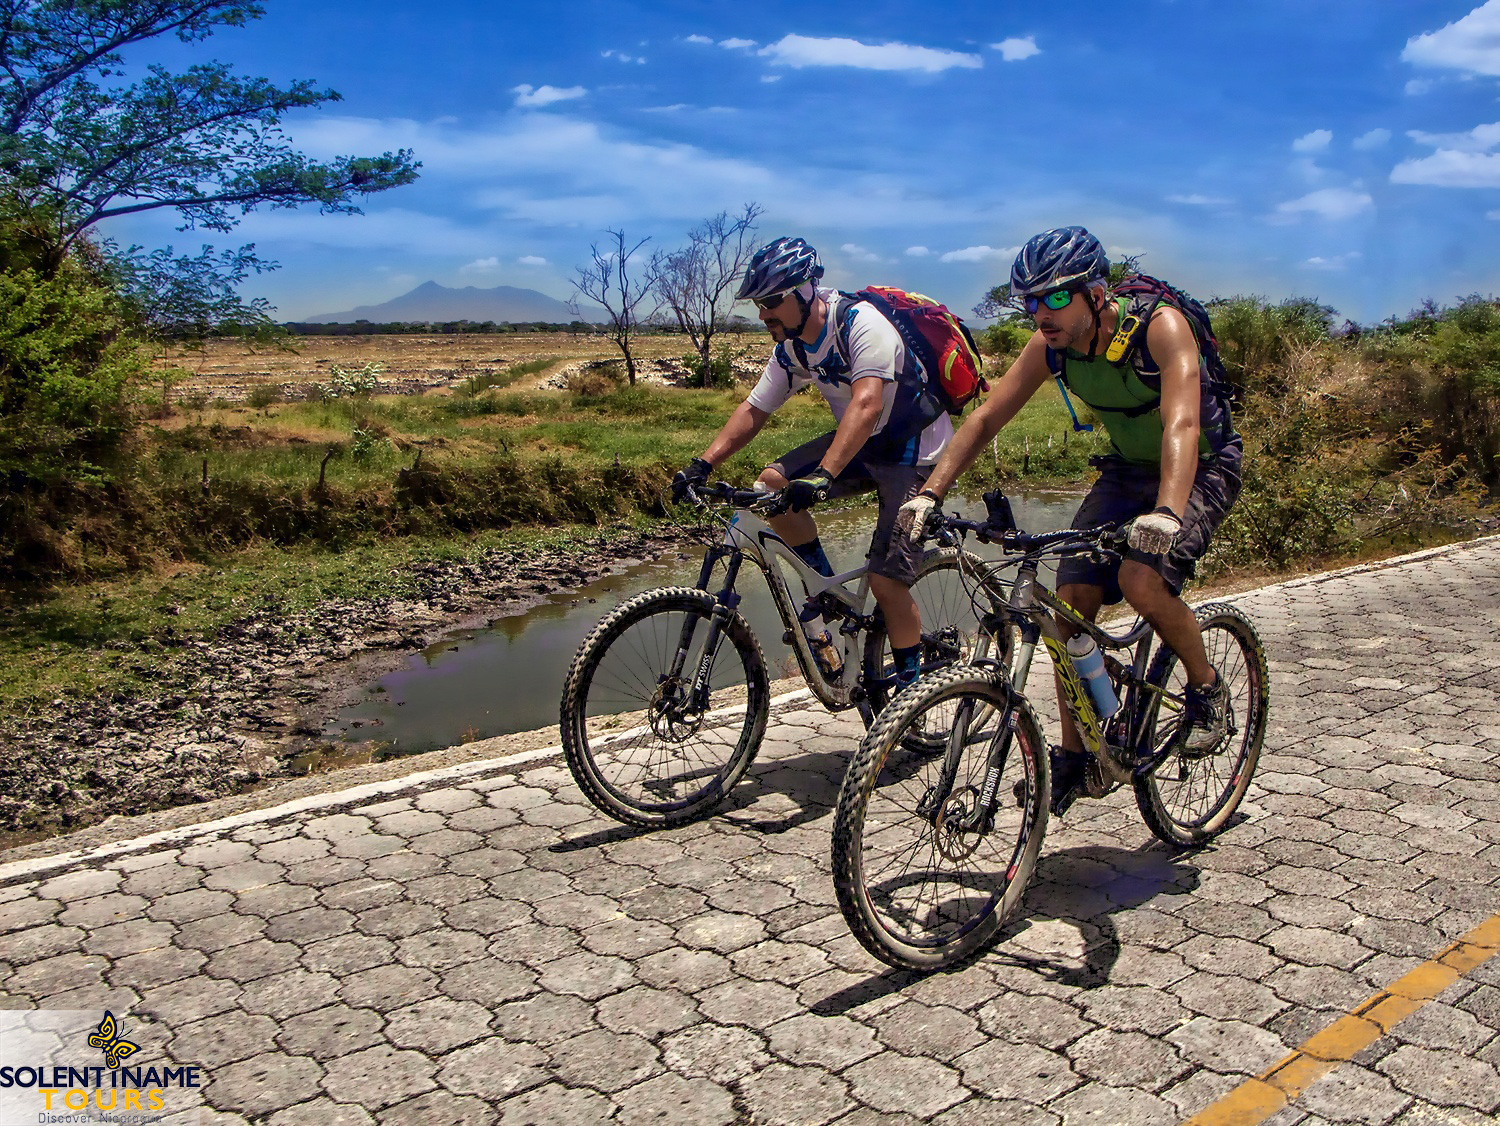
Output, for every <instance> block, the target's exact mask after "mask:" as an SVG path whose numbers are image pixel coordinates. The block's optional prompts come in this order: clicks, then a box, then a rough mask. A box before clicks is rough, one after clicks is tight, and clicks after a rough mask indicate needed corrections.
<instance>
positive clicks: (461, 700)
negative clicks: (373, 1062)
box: [296, 493, 1080, 771]
mask: <svg viewBox="0 0 1500 1126" xmlns="http://www.w3.org/2000/svg"><path fill="white" fill-rule="evenodd" d="M1079 499H1080V498H1079V496H1078V495H1077V494H1074V493H1031V494H1024V495H1021V494H1017V495H1015V496H1012V497H1011V501H1012V504H1013V505H1014V506H1015V512H1016V520H1017V522H1018V523H1019V524H1020V525H1021V527H1023V528H1026V529H1028V530H1036V531H1043V530H1047V529H1051V528H1061V527H1066V526H1067V524H1068V522H1069V521H1070V520H1072V518H1073V513H1074V511H1075V510H1076V509H1077V507H1078V502H1079ZM949 508H950V509H953V510H956V511H959V512H965V513H971V514H972V513H977V512H979V511H981V510H982V504H981V503H980V502H978V501H972V502H971V501H968V500H966V499H964V498H959V500H958V502H957V503H956V504H950V505H949ZM873 515H874V510H873V508H872V507H863V508H854V509H848V510H845V511H843V512H836V513H831V514H825V515H820V516H819V518H818V527H819V533H820V536H821V538H822V540H823V544H824V547H825V548H826V549H827V552H828V556H829V559H830V560H831V561H832V563H833V566H834V569H835V571H843V570H848V569H850V568H852V567H855V566H857V565H858V564H859V562H860V560H861V559H862V558H863V557H864V552H865V549H866V548H867V547H868V545H869V535H870V527H871V523H872V520H873ZM701 563H702V551H701V550H695V549H694V548H693V547H692V546H691V545H686V546H684V547H683V548H681V549H679V550H677V551H674V552H673V553H672V555H671V557H670V558H667V559H661V560H656V561H653V562H649V563H643V564H639V565H637V566H635V567H632V568H630V569H629V570H627V571H624V572H621V573H619V574H616V575H611V576H609V577H607V578H604V579H600V580H598V581H597V582H593V583H590V584H588V585H587V586H583V587H579V588H576V589H572V590H567V591H559V592H558V593H557V594H556V595H553V596H552V597H550V598H549V599H548V600H547V601H546V602H545V603H542V604H541V605H538V606H535V607H533V608H532V609H530V610H528V611H526V612H524V613H520V614H515V615H512V616H509V617H505V618H499V619H496V620H495V621H494V622H492V623H491V625H490V627H489V628H488V629H478V630H475V629H468V630H462V631H458V632H455V633H453V634H450V635H448V636H446V637H444V638H442V639H441V640H439V641H437V642H436V643H434V644H433V645H431V646H429V647H427V648H426V649H423V650H422V651H420V652H419V653H416V654H413V655H412V657H411V658H410V659H409V660H408V662H407V663H406V665H405V667H403V668H401V669H398V670H397V671H395V672H392V673H389V674H387V675H386V676H383V677H381V678H380V679H379V680H378V681H376V682H375V683H373V684H371V685H370V686H369V687H368V688H367V689H366V691H365V693H364V697H363V698H362V699H361V700H360V701H359V702H358V703H356V704H353V705H351V706H349V707H346V708H344V709H343V710H342V711H340V712H339V713H338V715H337V716H335V717H334V719H333V721H332V722H330V723H329V724H328V725H326V727H325V728H324V731H323V736H324V738H325V740H327V742H328V744H329V746H328V747H327V749H325V750H324V751H321V752H314V753H310V754H308V755H304V756H301V757H300V758H299V759H298V760H297V761H296V765H297V766H298V767H299V768H301V769H304V770H309V771H312V770H325V769H329V768H331V767H334V766H349V765H353V764H356V763H361V762H370V761H379V760H381V759H385V758H392V757H396V756H400V755H407V754H416V753H420V752H423V751H430V750H436V749H439V748H442V747H450V746H453V745H455V744H458V743H465V742H473V741H474V740H477V739H488V738H491V737H493V736H496V735H508V734H511V733H512V732H516V731H531V730H535V729H537V728H541V727H549V726H556V724H557V722H558V705H559V699H560V695H561V692H562V682H563V678H564V676H565V675H566V674H567V670H568V668H569V666H570V665H571V663H572V660H573V655H574V654H575V653H576V652H577V651H578V647H579V645H580V644H581V643H582V642H583V639H584V638H585V637H586V636H587V635H588V633H589V631H590V630H591V629H593V628H594V626H595V624H596V623H597V622H598V621H599V619H600V618H602V617H603V616H604V615H605V614H607V613H608V612H609V611H610V610H612V609H613V608H614V607H615V606H617V605H619V604H620V603H621V602H623V601H625V600H626V599H628V598H631V597H633V596H634V595H636V594H639V593H640V592H642V591H645V590H650V589H652V588H654V587H659V586H692V585H694V584H695V583H696V581H697V578H698V570H699V567H700V565H701ZM738 589H739V590H740V593H741V594H742V595H743V596H744V602H743V603H742V605H741V610H742V612H743V613H744V614H745V617H746V618H747V619H748V620H749V622H750V625H751V628H752V629H754V631H755V634H756V636H757V637H758V638H759V639H760V644H761V650H762V651H763V652H764V653H765V657H766V663H767V665H768V667H769V668H770V670H771V672H772V675H773V678H774V677H775V676H776V675H778V670H781V669H783V668H790V667H792V666H791V664H790V662H791V649H790V647H788V646H787V645H785V644H783V642H782V640H781V634H782V628H783V627H782V624H781V619H780V618H779V617H778V616H777V613H776V608H775V606H774V605H773V604H772V601H771V596H770V593H769V592H768V590H767V588H766V583H765V580H764V578H762V577H761V575H760V574H759V572H758V571H755V570H754V569H753V568H749V567H747V568H746V569H745V571H743V572H742V574H741V580H740V582H739V586H738Z"/></svg>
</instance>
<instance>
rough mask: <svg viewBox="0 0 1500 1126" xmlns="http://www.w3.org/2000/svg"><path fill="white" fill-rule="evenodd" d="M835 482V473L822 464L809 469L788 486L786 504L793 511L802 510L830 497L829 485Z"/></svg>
mask: <svg viewBox="0 0 1500 1126" xmlns="http://www.w3.org/2000/svg"><path fill="white" fill-rule="evenodd" d="M832 484H833V474H832V473H829V472H828V470H826V469H824V468H823V467H822V466H821V465H820V466H818V467H817V468H815V469H809V470H808V471H807V472H806V473H804V474H803V475H802V476H801V477H798V478H797V479H796V480H795V481H793V482H792V483H791V484H790V485H788V486H787V487H786V506H787V507H788V508H789V509H791V510H792V511H793V512H802V511H805V510H806V509H809V508H811V507H812V506H813V505H815V504H817V503H818V501H820V500H827V499H828V487H829V486H830V485H832Z"/></svg>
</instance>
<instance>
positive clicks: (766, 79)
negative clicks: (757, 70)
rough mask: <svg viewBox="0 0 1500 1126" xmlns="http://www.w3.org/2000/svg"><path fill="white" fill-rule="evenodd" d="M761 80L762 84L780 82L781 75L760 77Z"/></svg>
mask: <svg viewBox="0 0 1500 1126" xmlns="http://www.w3.org/2000/svg"><path fill="white" fill-rule="evenodd" d="M760 80H761V81H762V82H780V81H781V75H779V74H763V75H761V76H760Z"/></svg>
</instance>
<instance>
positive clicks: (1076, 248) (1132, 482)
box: [897, 227, 1242, 813]
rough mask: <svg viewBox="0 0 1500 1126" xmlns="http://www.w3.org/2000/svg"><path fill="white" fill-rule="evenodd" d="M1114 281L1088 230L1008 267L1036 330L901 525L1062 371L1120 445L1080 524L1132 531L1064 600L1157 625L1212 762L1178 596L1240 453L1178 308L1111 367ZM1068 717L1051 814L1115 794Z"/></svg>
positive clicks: (1061, 236) (1188, 626) (1139, 335)
mask: <svg viewBox="0 0 1500 1126" xmlns="http://www.w3.org/2000/svg"><path fill="white" fill-rule="evenodd" d="M1108 278H1109V258H1108V256H1107V255H1106V254H1105V252H1104V248H1103V247H1102V246H1101V245H1100V244H1099V241H1098V240H1097V239H1095V238H1094V236H1093V235H1091V234H1089V232H1088V231H1086V230H1084V229H1083V228H1082V227H1060V228H1057V229H1055V230H1051V231H1045V232H1043V233H1042V234H1039V235H1037V236H1036V237H1035V238H1033V239H1031V240H1030V241H1029V242H1028V243H1027V244H1026V245H1025V246H1024V247H1023V248H1022V250H1021V253H1020V254H1019V255H1018V256H1017V258H1016V261H1015V265H1014V266H1013V267H1012V269H1011V280H1010V287H1011V297H1012V299H1013V300H1016V301H1017V302H1018V303H1019V304H1021V306H1022V307H1023V308H1024V309H1025V311H1026V312H1027V313H1029V314H1031V316H1032V317H1034V318H1035V322H1036V329H1037V331H1036V332H1035V333H1034V334H1033V335H1032V337H1031V339H1030V340H1028V341H1027V342H1026V346H1025V347H1024V348H1022V350H1021V354H1020V356H1019V357H1018V358H1017V359H1016V361H1015V363H1013V364H1012V365H1011V366H1010V368H1009V370H1007V371H1006V373H1005V374H1004V375H1003V376H1002V377H1001V378H1000V379H999V380H998V381H997V382H996V384H995V386H994V389H993V390H992V391H991V392H990V394H989V396H988V397H987V398H986V399H985V401H984V402H983V403H982V404H981V405H980V406H979V408H978V409H977V410H976V411H975V412H974V413H973V414H972V415H970V416H969V418H968V420H967V421H966V422H965V423H964V425H963V426H962V428H961V429H960V430H959V432H958V434H957V435H955V436H954V439H953V441H952V442H951V443H950V444H949V446H948V449H947V451H946V452H945V453H944V454H943V457H942V459H941V460H940V461H939V462H938V464H937V466H936V467H935V468H934V469H933V472H932V476H931V477H930V478H928V480H927V484H926V487H925V488H924V489H923V490H922V492H921V493H919V494H918V495H917V496H916V497H915V498H914V499H913V500H911V501H908V502H907V504H906V505H904V506H903V508H902V510H901V513H900V517H899V520H898V525H897V527H898V530H900V531H903V532H905V533H906V534H909V533H910V531H911V529H914V528H921V527H922V526H923V524H924V523H925V521H926V518H927V515H928V513H929V512H931V510H932V508H933V507H934V506H935V505H937V504H939V503H941V501H942V498H943V497H944V496H945V495H946V494H947V492H948V490H949V489H950V488H951V487H952V485H953V482H954V479H955V478H957V477H958V475H959V474H960V473H962V472H963V471H964V470H965V469H967V468H968V467H969V466H970V465H971V464H972V463H973V461H974V459H975V458H976V457H977V456H978V454H979V452H980V451H981V450H982V449H984V447H985V446H986V445H988V444H989V442H990V440H991V439H992V438H993V437H994V436H995V435H996V434H997V433H999V431H1000V429H1001V428H1002V427H1003V426H1004V425H1005V424H1006V423H1008V422H1009V421H1010V420H1011V419H1012V418H1014V417H1015V415H1016V413H1017V412H1018V411H1019V410H1020V409H1021V408H1022V407H1023V406H1024V405H1025V404H1026V402H1027V401H1028V400H1029V399H1030V398H1031V397H1032V396H1033V395H1034V394H1036V392H1037V391H1038V390H1039V389H1040V388H1041V387H1042V385H1043V384H1045V383H1047V382H1048V381H1049V380H1051V379H1052V378H1053V376H1054V374H1056V375H1057V376H1058V377H1059V378H1060V379H1061V380H1062V381H1063V382H1065V383H1066V384H1067V387H1068V389H1069V391H1070V392H1071V393H1073V394H1074V395H1076V396H1077V397H1078V398H1079V399H1082V400H1083V401H1084V402H1086V403H1087V404H1088V405H1089V406H1090V407H1092V408H1093V409H1094V411H1095V413H1096V414H1097V416H1098V417H1099V420H1100V421H1101V422H1102V423H1103V424H1104V427H1105V428H1106V430H1107V431H1108V433H1109V438H1110V444H1111V446H1112V451H1111V454H1110V456H1108V457H1105V458H1097V459H1095V460H1094V464H1095V465H1097V466H1098V468H1099V471H1100V473H1099V479H1098V481H1097V482H1096V483H1095V484H1094V486H1093V488H1092V489H1090V491H1089V494H1088V496H1087V497H1085V498H1084V501H1083V504H1082V505H1081V506H1080V507H1079V509H1078V515H1077V516H1076V517H1075V518H1074V521H1073V526H1074V527H1075V528H1091V527H1095V526H1097V525H1099V524H1105V523H1114V524H1125V523H1126V522H1129V523H1130V539H1129V542H1130V547H1129V550H1128V552H1127V553H1126V556H1125V558H1124V559H1123V560H1122V561H1120V562H1119V563H1118V564H1115V565H1108V564H1100V563H1097V562H1093V561H1091V560H1087V559H1084V558H1081V557H1079V558H1073V559H1068V560H1065V561H1064V562H1063V563H1062V564H1061V565H1060V566H1059V567H1058V575H1057V581H1058V593H1059V594H1060V595H1061V596H1062V597H1063V598H1064V599H1065V600H1066V601H1067V602H1068V603H1069V604H1070V605H1072V606H1073V607H1074V608H1075V609H1077V610H1078V611H1080V612H1081V613H1082V614H1083V615H1084V616H1086V617H1087V618H1089V619H1090V620H1093V619H1094V618H1095V617H1097V615H1098V613H1099V611H1100V609H1101V608H1102V607H1103V606H1105V605H1109V604H1113V603H1116V602H1119V601H1120V600H1121V598H1124V600H1125V601H1127V602H1128V603H1129V604H1130V606H1131V607H1132V608H1133V609H1134V610H1135V611H1136V612H1137V613H1139V614H1140V615H1141V616H1142V617H1144V618H1145V619H1146V620H1147V621H1148V622H1150V623H1151V625H1152V627H1153V628H1154V629H1155V630H1156V632H1157V633H1158V634H1159V635H1160V636H1161V638H1162V640H1164V641H1165V642H1166V643H1167V644H1168V645H1170V646H1171V647H1172V649H1173V651H1174V652H1176V654H1177V656H1178V658H1179V659H1180V660H1181V661H1182V664H1183V668H1184V669H1185V670H1186V672H1187V677H1188V682H1189V683H1188V693H1187V696H1188V700H1187V716H1186V721H1185V722H1184V723H1183V724H1182V732H1183V734H1182V735H1181V736H1180V738H1181V744H1180V745H1181V748H1182V751H1183V753H1184V754H1196V755H1207V754H1212V753H1214V751H1215V750H1217V749H1218V748H1219V746H1220V745H1221V744H1222V742H1223V740H1224V736H1225V729H1226V718H1225V710H1224V701H1223V690H1222V688H1221V687H1220V685H1219V683H1218V674H1217V673H1216V672H1215V670H1214V668H1213V666H1212V665H1211V664H1209V661H1208V656H1207V654H1206V653H1205V651H1204V648H1203V639H1202V637H1201V636H1200V634H1199V631H1198V622H1197V619H1196V618H1195V617H1194V615H1193V611H1192V609H1191V608H1190V607H1189V606H1188V605H1187V604H1186V603H1185V602H1183V600H1182V598H1181V593H1182V586H1183V583H1184V582H1186V581H1187V579H1188V578H1190V577H1191V576H1192V574H1193V571H1194V569H1195V567H1196V564H1197V561H1198V560H1199V559H1200V558H1201V557H1202V556H1203V553H1204V552H1205V551H1207V550H1208V544H1209V540H1210V538H1211V537H1212V535H1213V533H1214V530H1215V529H1216V528H1218V526H1219V524H1220V522H1221V521H1222V520H1223V519H1224V516H1225V515H1226V514H1227V513H1228V511H1229V508H1230V505H1232V504H1233V503H1234V500H1235V498H1236V497H1237V496H1238V495H1239V491H1240V456H1241V452H1242V444H1241V442H1240V438H1239V435H1238V434H1236V433H1235V431H1234V427H1233V424H1232V421H1231V419H1230V417H1229V408H1228V404H1227V402H1225V401H1223V399H1222V396H1221V395H1220V394H1219V392H1218V389H1217V388H1216V387H1215V386H1213V384H1212V381H1211V380H1210V379H1209V378H1208V375H1207V372H1206V368H1205V365H1204V361H1203V357H1202V354H1201V352H1200V351H1199V347H1198V338H1197V337H1196V336H1195V335H1194V333H1193V329H1192V326H1191V325H1190V324H1189V323H1188V321H1187V318H1186V317H1185V316H1184V315H1183V314H1182V313H1181V312H1179V311H1178V310H1177V309H1175V308H1173V307H1172V306H1171V305H1169V304H1167V303H1165V302H1163V303H1161V304H1158V305H1157V306H1156V307H1155V309H1154V310H1153V311H1152V312H1151V314H1150V317H1149V320H1148V321H1147V323H1146V324H1145V325H1144V326H1142V327H1141V329H1140V330H1139V331H1138V332H1136V333H1135V339H1136V340H1137V341H1139V345H1138V346H1137V347H1136V348H1135V350H1134V352H1132V353H1130V354H1128V355H1127V357H1126V358H1125V359H1123V360H1120V361H1118V362H1112V361H1111V360H1110V359H1109V358H1108V354H1109V346H1110V343H1111V342H1112V341H1113V340H1114V339H1115V335H1116V333H1117V332H1118V330H1119V329H1120V325H1121V322H1122V318H1124V317H1125V315H1126V312H1127V309H1126V304H1125V303H1124V302H1123V301H1120V300H1118V299H1112V298H1111V297H1110V295H1109V289H1108V284H1109V283H1108ZM1059 624H1061V625H1062V627H1063V628H1064V629H1065V630H1066V629H1067V626H1066V625H1065V624H1063V623H1059ZM1059 691H1060V688H1059ZM1062 713H1063V715H1062V740H1063V741H1062V746H1060V747H1057V748H1054V750H1053V762H1052V768H1053V811H1054V812H1056V813H1062V812H1064V811H1066V809H1067V808H1068V806H1069V805H1071V804H1072V802H1073V800H1074V798H1076V797H1078V796H1079V795H1080V794H1087V795H1089V796H1095V797H1097V796H1100V795H1102V794H1103V793H1104V792H1105V791H1106V789H1107V788H1108V787H1107V783H1106V782H1105V780H1104V779H1103V777H1102V775H1100V774H1099V772H1098V769H1097V766H1096V764H1095V763H1094V762H1093V760H1092V759H1091V758H1090V757H1089V756H1088V755H1087V754H1085V753H1084V752H1083V742H1082V740H1081V739H1080V738H1079V735H1078V732H1077V730H1076V729H1075V728H1074V726H1073V724H1072V723H1071V721H1070V719H1069V717H1068V714H1067V710H1066V709H1065V708H1064V709H1062Z"/></svg>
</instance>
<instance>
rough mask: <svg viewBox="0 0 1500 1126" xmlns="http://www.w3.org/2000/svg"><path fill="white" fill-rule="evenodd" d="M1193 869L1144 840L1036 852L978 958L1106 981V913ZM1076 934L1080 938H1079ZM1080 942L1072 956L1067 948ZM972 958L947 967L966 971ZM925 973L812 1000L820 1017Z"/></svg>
mask: <svg viewBox="0 0 1500 1126" xmlns="http://www.w3.org/2000/svg"><path fill="white" fill-rule="evenodd" d="M1198 878H1199V869H1198V868H1197V867H1196V866H1194V865H1193V864H1191V863H1188V862H1186V861H1185V860H1184V857H1183V855H1182V854H1179V853H1173V852H1170V851H1168V850H1167V849H1166V848H1165V847H1164V846H1161V845H1157V844H1154V843H1153V844H1150V845H1147V846H1145V847H1143V848H1139V849H1124V848H1116V847H1113V846H1110V845H1081V846H1077V847H1074V848H1064V849H1059V850H1057V851H1056V852H1049V853H1046V854H1045V855H1043V857H1042V859H1041V860H1040V862H1039V863H1038V864H1037V871H1036V876H1035V877H1034V880H1033V882H1032V885H1031V889H1030V891H1029V892H1028V893H1027V896H1026V902H1025V904H1024V906H1023V908H1022V914H1021V916H1020V917H1019V918H1017V919H1016V920H1015V921H1014V922H1013V923H1011V925H1010V926H1008V927H1006V928H1005V930H1004V931H1002V932H1001V935H1000V939H999V941H998V942H997V943H996V945H995V947H994V948H993V949H992V950H991V951H990V952H989V953H988V954H986V955H984V956H983V957H982V958H980V959H978V960H977V961H978V963H979V964H985V963H988V964H990V965H991V966H993V967H995V968H1001V967H1008V968H1011V969H1016V970H1021V971H1024V972H1027V973H1033V974H1036V975H1037V976H1039V977H1043V978H1045V979H1046V980H1048V981H1053V982H1057V983H1058V984H1060V985H1066V986H1070V987H1072V988H1075V989H1096V988H1098V987H1099V986H1101V985H1105V984H1107V983H1108V982H1109V979H1110V973H1111V971H1112V970H1113V969H1114V966H1115V963H1116V961H1117V960H1118V959H1119V956H1120V939H1119V932H1118V930H1117V929H1116V927H1115V925H1114V920H1113V916H1114V915H1116V914H1119V913H1120V912H1124V911H1130V910H1133V909H1135V908H1138V907H1141V906H1144V905H1145V904H1147V903H1150V902H1151V901H1152V900H1154V899H1156V898H1157V897H1159V896H1163V895H1187V894H1189V893H1190V892H1192V891H1194V890H1195V889H1196V888H1197V887H1198ZM1080 940H1081V941H1080ZM1076 946H1081V947H1082V951H1081V953H1080V954H1074V953H1072V952H1071V950H1070V949H1064V948H1071V947H1076ZM973 964H975V963H974V962H970V963H966V964H965V965H963V966H958V967H955V968H954V969H952V970H948V971H937V972H948V973H956V972H960V971H962V970H966V969H968V968H969V966H971V965H973ZM927 976H931V975H929V974H920V973H914V972H911V971H905V970H886V971H884V972H883V973H880V974H876V975H874V976H872V977H870V978H868V979H866V980H864V981H861V982H857V983H856V984H854V985H850V986H846V987H845V988H843V989H841V990H839V991H838V992H836V993H832V994H830V995H829V996H827V997H825V998H823V999H821V1000H819V1001H816V1002H814V1003H813V1004H812V1005H811V1006H810V1008H811V1010H812V1011H813V1012H815V1013H817V1014H818V1015H820V1016H838V1015H840V1014H843V1013H847V1012H849V1011H850V1010H851V1009H855V1008H858V1007H859V1006H860V1005H863V1004H866V1003H868V1002H870V1001H873V1000H876V999H877V998H880V997H885V996H888V995H889V994H891V993H896V992H899V991H900V990H902V989H905V988H906V987H907V986H909V985H911V984H913V983H914V982H917V981H920V980H922V979H923V978H924V977H927Z"/></svg>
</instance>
